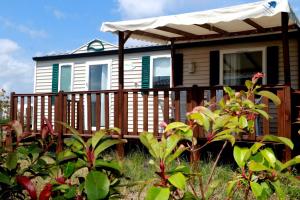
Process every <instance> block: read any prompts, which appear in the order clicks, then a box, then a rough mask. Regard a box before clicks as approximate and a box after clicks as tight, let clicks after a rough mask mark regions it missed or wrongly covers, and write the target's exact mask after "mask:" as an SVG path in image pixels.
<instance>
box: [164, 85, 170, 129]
mask: <svg viewBox="0 0 300 200" xmlns="http://www.w3.org/2000/svg"><path fill="white" fill-rule="evenodd" d="M169 110H170V104H169V91H168V90H165V91H164V122H166V123H169Z"/></svg>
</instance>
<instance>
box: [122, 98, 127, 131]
mask: <svg viewBox="0 0 300 200" xmlns="http://www.w3.org/2000/svg"><path fill="white" fill-rule="evenodd" d="M123 101H124V108H123V109H124V111H123V113H124V118H123V119H124V126H123V129H124V134H125V135H127V134H128V93H127V92H125V93H124V99H123Z"/></svg>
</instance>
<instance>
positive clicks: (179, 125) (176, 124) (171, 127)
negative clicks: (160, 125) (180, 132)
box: [165, 122, 187, 132]
mask: <svg viewBox="0 0 300 200" xmlns="http://www.w3.org/2000/svg"><path fill="white" fill-rule="evenodd" d="M184 127H187V125H186V124H185V123H182V122H173V123H170V124H168V125H167V127H166V129H165V132H169V131H171V130H174V129H178V128H184Z"/></svg>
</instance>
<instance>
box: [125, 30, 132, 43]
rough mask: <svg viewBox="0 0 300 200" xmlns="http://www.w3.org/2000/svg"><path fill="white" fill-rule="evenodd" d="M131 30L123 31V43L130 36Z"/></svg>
mask: <svg viewBox="0 0 300 200" xmlns="http://www.w3.org/2000/svg"><path fill="white" fill-rule="evenodd" d="M131 34H132V32H131V31H128V32H125V33H124V44H125V43H126V42H127V40H128V39H129V38H130V36H131Z"/></svg>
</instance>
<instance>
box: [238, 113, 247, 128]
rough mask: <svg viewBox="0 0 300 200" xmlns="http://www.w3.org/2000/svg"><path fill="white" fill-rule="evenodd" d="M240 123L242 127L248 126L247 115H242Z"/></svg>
mask: <svg viewBox="0 0 300 200" xmlns="http://www.w3.org/2000/svg"><path fill="white" fill-rule="evenodd" d="M239 124H240V129H244V128H246V127H247V126H248V121H247V119H246V117H245V116H240V118H239Z"/></svg>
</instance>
